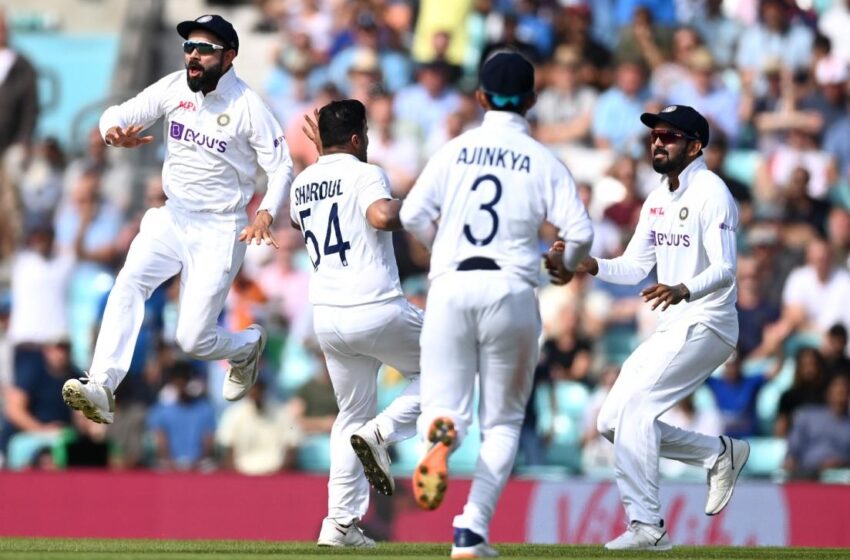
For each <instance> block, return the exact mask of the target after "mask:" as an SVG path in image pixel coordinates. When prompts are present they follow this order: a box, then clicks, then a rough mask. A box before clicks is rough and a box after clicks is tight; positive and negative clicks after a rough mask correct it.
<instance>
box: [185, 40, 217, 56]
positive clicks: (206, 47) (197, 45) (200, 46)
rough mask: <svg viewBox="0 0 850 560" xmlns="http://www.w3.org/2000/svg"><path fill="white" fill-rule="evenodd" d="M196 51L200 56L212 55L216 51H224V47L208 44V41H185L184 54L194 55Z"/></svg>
mask: <svg viewBox="0 0 850 560" xmlns="http://www.w3.org/2000/svg"><path fill="white" fill-rule="evenodd" d="M196 49H197V51H198V54H212V53H214V52H215V51H223V50H224V47H222V46H221V45H215V44H213V43H207V42H206V41H183V52H184V53H186V54H192V51H194V50H196Z"/></svg>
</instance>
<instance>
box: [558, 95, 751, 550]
mask: <svg viewBox="0 0 850 560" xmlns="http://www.w3.org/2000/svg"><path fill="white" fill-rule="evenodd" d="M641 121H642V122H643V123H644V124H645V125H646V126H648V127H649V128H651V129H652V130H651V131H650V138H651V143H650V150H651V155H652V167H653V168H654V169H655V171H657V172H658V173H660V174H662V178H661V184H660V185H659V187H658V188H657V189H655V190H654V191H652V192H651V193H650V194H649V196H648V197H647V199H646V202H645V203H644V205H643V208H642V210H641V213H640V219H639V221H638V224H637V227H636V229H635V233H634V235H633V236H632V239H631V241H630V242H629V244H628V247H626V250H625V252H624V253H623V255H622V256H620V257H617V258H614V259H596V258H593V257H588V258H587V259H585V260H584V261H583V262H582V264H581V266H580V267H579V270H581V271H586V272H589V273H590V274H593V275H595V276H597V277H598V278H600V279H601V280H604V281H606V282H613V283H616V284H637V283H638V282H640V281H641V280H643V279H644V278H645V277H646V276H647V275H648V274H649V273H650V272H651V271H652V269H653V267H655V268H656V274H657V280H658V282H657V283H656V284H653V285H652V286H650V287H648V288H646V289H645V290H643V292H641V296H643V298H644V301H645V302H647V303H650V304H651V305H652V309H653V310H656V311H657V315H656V317H657V327H656V331H655V333H654V334H653V335H652V336H650V337H649V338H648V339H647V340H645V341H644V342H643V343H642V344H641V345H640V346H638V348H637V349H636V350H635V351H634V353H632V355H631V356H629V358H628V359H627V360H626V362H625V363H624V364H623V367H622V369H621V372H620V376H619V377H618V378H617V382H616V383H615V384H614V386H613V388H612V389H611V392H610V393H609V394H608V396H607V398H606V399H605V402H604V404H603V405H602V409H601V410H600V412H599V417H598V420H597V427H598V429H599V432H600V433H601V434H602V435H603V436H605V437H606V438H607V439H609V440H610V441H612V442H613V443H614V468H615V475H616V479H617V485H618V487H619V489H620V495H621V497H622V499H623V504H624V505H625V508H626V513H627V515H628V521H629V524H628V527H627V529H626V531H625V532H624V533H623V534H622V535H620V536H619V537H617V538H616V539H614V540H612V541H611V542H609V543H608V544H606V545H605V548H607V549H609V550H669V549H670V548H671V546H672V545H671V544H670V538H669V536H668V535H667V529H666V527H665V526H664V520H663V519H662V518H661V504H660V501H659V497H658V476H659V475H658V460H659V457H667V458H670V459H677V460H679V461H682V462H684V463H688V464H691V465H697V466H702V467H704V468H706V469H708V485H709V491H708V501H707V503H706V506H705V513H706V514H708V515H716V514H718V513H720V512H721V511H722V510H723V508H725V507H726V504H728V503H729V499H730V498H731V497H732V491H733V489H734V487H735V482H736V481H737V478H738V475H739V474H740V473H741V470H742V469H743V467H744V464H745V463H746V461H747V458H748V456H749V452H750V451H749V445H748V444H747V443H746V442H743V441H738V440H735V439H732V438H729V437H727V436H721V437H720V438H717V437H713V436H707V435H705V434H700V433H696V432H691V431H687V430H682V429H680V428H676V427H673V426H670V425H668V424H665V423H663V422H660V421H659V420H658V417H659V416H660V415H661V414H662V413H664V411H666V410H668V409H669V408H671V407H673V405H675V404H676V403H677V402H679V401H680V400H682V399H684V398H686V397H688V396H689V395H691V394H692V393H693V392H694V391H696V389H697V388H698V387H700V386H701V385H702V384H703V382H704V381H705V380H706V379H707V378H708V376H709V375H711V373H712V372H713V371H714V370H715V369H716V368H717V367H718V366H720V365H721V364H722V363H724V362H725V361H726V359H727V358H729V356H730V355H731V354H732V352H733V350H734V348H735V344H736V342H737V340H738V317H737V313H736V310H735V301H736V293H737V292H736V287H735V265H736V250H735V247H736V246H735V242H736V240H735V231H736V229H737V227H738V209H737V207H736V205H735V201H734V199H733V198H732V195H731V194H730V193H729V190H728V188H727V187H726V185H725V183H724V182H723V180H722V179H720V177H718V176H717V175H715V174H714V173H712V172H711V171H709V170H708V168H706V165H705V162H704V161H703V157H702V149H703V148H704V147H705V146H706V145H707V144H708V141H709V127H708V122H706V120H705V118H703V116H702V115H700V114H699V113H698V112H697V111H696V110H694V109H693V108H691V107H688V106H685V105H670V106H669V107H666V108H664V109H662V110H661V111H660V112H659V113H644V114H643V115H641ZM556 249H557V248H556ZM555 253H557V250H556V251H555Z"/></svg>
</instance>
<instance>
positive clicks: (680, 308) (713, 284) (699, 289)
mask: <svg viewBox="0 0 850 560" xmlns="http://www.w3.org/2000/svg"><path fill="white" fill-rule="evenodd" d="M737 229H738V207H737V206H736V204H735V200H734V199H733V198H732V195H731V194H730V193H729V189H728V188H727V187H726V184H725V183H724V182H723V180H722V179H721V178H720V177H718V176H717V175H715V174H714V173H712V172H711V171H709V170H708V169H707V168H706V166H705V162H704V161H703V158H702V157H698V158H697V159H696V160H694V161H693V162H691V164H690V165H689V166H688V167H687V168H685V170H684V171H682V173H681V174H680V175H679V188H678V189H676V190H675V191H673V192H670V189H669V188H668V184H667V178H666V176H665V177H663V178H662V185H661V186H660V187H658V188H657V189H655V190H653V191H652V192H651V193H649V196H648V197H647V199H646V202H644V204H643V208H642V209H641V212H640V220H639V221H638V224H637V228H636V229H635V233H634V236H633V237H632V239H631V241H629V244H628V246H627V247H626V250H625V252H624V253H623V255H622V256H620V257H617V258H615V259H597V261H598V263H599V273H598V275H597V276H598V277H599V278H600V279H601V280H605V281H606V282H613V283H617V284H637V283H638V282H640V281H641V280H643V279H644V278H645V277H646V275H647V274H649V272H650V271H651V270H652V267H653V266H657V271H656V274H657V276H658V282H659V283H661V284H666V285H668V286H675V285H677V284H684V285H685V286H687V288H688V291H690V293H691V297H690V301H682V302H680V303H678V304H677V305H671V306H670V307H668V308H667V310H666V311H664V312H662V313H659V314H658V328H657V330H659V331H664V330H667V329H669V328H670V327H671V326H673V325H674V324H678V323H680V322H684V323H685V324H693V323H703V324H704V325H706V326H707V327H708V328H710V329H712V330H713V331H715V332H716V333H717V334H718V336H720V338H722V339H723V340H724V341H725V342H726V343H728V344H730V345H732V346H734V345H735V344H736V343H737V341H738V314H737V311H736V310H735V302H736V301H737V289H736V284H735V268H736V246H735V232H736V230H737Z"/></svg>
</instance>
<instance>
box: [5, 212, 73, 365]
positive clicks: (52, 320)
mask: <svg viewBox="0 0 850 560" xmlns="http://www.w3.org/2000/svg"><path fill="white" fill-rule="evenodd" d="M48 220H49V219H47V218H41V219H35V218H34V219H31V221H30V223H28V224H27V232H26V242H25V245H24V246H23V248H22V249H21V250H20V251H19V252H18V253H17V254H16V255H15V256H14V258H13V260H12V292H11V293H12V296H11V297H12V300H11V303H12V313H11V317H10V321H9V339H10V340H11V341H12V342H13V343H14V344H16V345H30V346H32V345H40V344H45V343H47V342H50V341H55V340H57V339H59V338H62V337H64V336H67V334H68V332H70V329H69V326H68V309H69V307H68V295H69V289H70V281H71V273H72V272H73V267H74V263H75V258H74V255H73V253H68V252H65V253H60V252H59V251H57V250H56V246H55V244H54V232H53V225H52V224H51V223H50V221H48ZM36 353H37V354H38V352H36Z"/></svg>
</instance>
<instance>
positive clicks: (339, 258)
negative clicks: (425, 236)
mask: <svg viewBox="0 0 850 560" xmlns="http://www.w3.org/2000/svg"><path fill="white" fill-rule="evenodd" d="M390 198H392V195H391V194H390V188H389V185H388V182H387V179H386V176H385V175H384V172H383V171H382V170H381V168H380V167H378V166H377V165H372V164H369V163H364V162H362V161H360V160H359V159H357V158H356V157H355V156H353V155H350V154H331V155H325V156H321V157H320V158H319V161H317V162H316V163H314V164H313V165H311V166H309V167H308V168H307V169H305V170H304V171H302V172H301V173H300V174H299V175H298V176H297V177H296V178H295V181H293V182H292V188H291V191H290V194H289V209H290V210H289V211H290V217H291V218H292V221H293V222H295V223H297V224H298V225H299V226H300V227H301V233H302V234H303V235H304V243H305V244H306V245H307V253H308V254H309V255H310V260H311V261H312V262H313V268H314V270H313V274H312V276H311V278H310V303H312V304H313V305H336V306H343V307H347V306H352V305H363V304H366V303H375V302H379V301H384V300H388V299H392V298H396V297H399V296H402V295H403V292H402V290H401V282H400V281H399V278H398V267H397V265H396V262H395V253H394V252H393V240H392V233H390V232H388V231H380V230H377V229H375V228H374V227H372V225H371V224H370V223H369V222H368V221H367V220H366V210H367V209H368V208H369V206H370V205H371V204H372V203H373V202H375V201H376V200H382V199H390Z"/></svg>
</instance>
